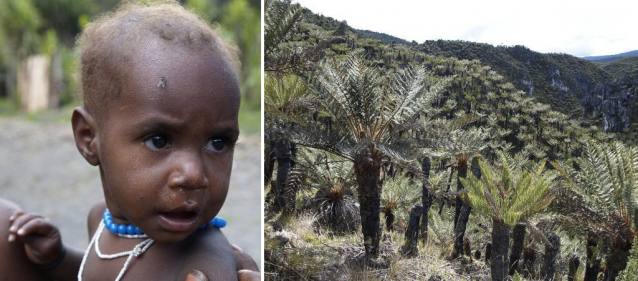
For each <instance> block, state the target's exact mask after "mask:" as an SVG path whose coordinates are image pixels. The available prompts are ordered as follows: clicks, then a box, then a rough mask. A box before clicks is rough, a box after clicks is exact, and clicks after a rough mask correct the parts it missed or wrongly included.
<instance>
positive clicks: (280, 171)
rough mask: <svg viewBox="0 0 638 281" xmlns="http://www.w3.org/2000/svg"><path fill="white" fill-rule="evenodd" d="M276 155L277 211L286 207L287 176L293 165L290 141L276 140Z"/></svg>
mask: <svg viewBox="0 0 638 281" xmlns="http://www.w3.org/2000/svg"><path fill="white" fill-rule="evenodd" d="M275 156H276V157H277V181H276V184H275V189H276V190H274V192H273V194H275V200H274V204H273V209H274V211H275V212H276V213H277V212H279V211H281V208H283V207H284V204H285V202H284V189H285V185H286V178H287V177H288V173H289V172H290V168H291V166H292V161H291V157H292V151H291V146H290V143H289V142H287V141H281V140H280V141H276V142H275Z"/></svg>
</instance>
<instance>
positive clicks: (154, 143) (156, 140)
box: [144, 134, 170, 150]
mask: <svg viewBox="0 0 638 281" xmlns="http://www.w3.org/2000/svg"><path fill="white" fill-rule="evenodd" d="M144 144H145V145H146V146H147V147H148V148H150V149H151V150H160V149H163V148H167V147H169V146H170V143H169V142H168V138H167V137H166V136H164V135H159V134H156V135H152V136H151V137H149V138H148V139H146V141H144Z"/></svg>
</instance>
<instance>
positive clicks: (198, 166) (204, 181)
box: [168, 150, 208, 189]
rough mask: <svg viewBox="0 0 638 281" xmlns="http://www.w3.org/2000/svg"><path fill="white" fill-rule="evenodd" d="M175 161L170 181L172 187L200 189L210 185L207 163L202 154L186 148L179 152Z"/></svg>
mask: <svg viewBox="0 0 638 281" xmlns="http://www.w3.org/2000/svg"><path fill="white" fill-rule="evenodd" d="M176 156H177V155H176ZM175 163H176V164H175V165H174V166H173V171H171V175H170V178H169V182H168V185H169V187H170V188H188V189H199V188H206V187H208V178H207V177H206V164H205V163H204V159H203V158H202V155H200V154H199V153H197V152H196V151H193V150H190V151H189V150H186V151H184V152H183V153H179V156H177V157H176V159H175Z"/></svg>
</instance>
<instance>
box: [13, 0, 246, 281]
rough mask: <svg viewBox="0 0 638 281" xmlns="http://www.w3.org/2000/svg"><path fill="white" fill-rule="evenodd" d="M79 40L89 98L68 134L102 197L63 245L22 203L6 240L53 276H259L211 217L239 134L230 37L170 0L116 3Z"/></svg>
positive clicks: (77, 111)
mask: <svg viewBox="0 0 638 281" xmlns="http://www.w3.org/2000/svg"><path fill="white" fill-rule="evenodd" d="M164 2H166V1H164ZM78 44H79V48H80V51H81V55H80V59H81V61H80V74H81V82H82V89H83V100H84V106H83V107H78V108H76V109H75V111H74V112H73V116H72V120H71V122H72V125H73V134H74V137H75V143H76V145H77V148H78V150H79V152H80V154H81V155H82V156H83V157H84V158H85V159H86V161H87V162H89V163H90V164H91V165H94V166H98V167H99V170H100V176H101V180H102V188H103V191H104V199H105V200H104V202H100V203H97V204H96V205H95V206H94V207H93V208H92V209H91V211H90V213H89V216H88V229H89V234H90V236H91V237H92V240H91V243H90V245H89V247H88V248H87V249H86V251H80V250H74V249H71V248H66V247H65V246H64V245H63V243H62V241H61V238H60V235H59V232H58V231H57V229H56V228H55V227H54V226H53V225H51V224H50V223H49V222H48V221H47V220H46V219H43V218H42V217H39V216H36V215H33V214H26V213H24V212H22V211H17V212H14V213H13V214H12V215H11V217H10V219H9V220H10V222H11V227H10V228H9V232H10V233H9V238H8V239H9V241H21V242H22V243H24V250H25V253H26V256H27V258H28V259H29V260H30V261H31V262H32V263H33V264H35V265H36V266H37V267H40V268H41V271H42V272H44V273H45V274H46V275H47V276H48V277H49V278H53V279H56V280H72V279H75V278H77V279H78V280H120V279H122V280H185V279H186V278H187V277H188V278H190V279H189V280H191V279H192V280H198V279H199V280H206V278H207V279H210V280H236V279H238V274H239V277H243V278H257V279H258V277H257V276H258V273H256V272H255V271H256V270H257V267H256V265H255V263H254V261H252V259H250V257H248V256H247V255H246V254H243V252H242V251H241V249H233V248H232V247H231V245H230V244H229V243H228V241H227V240H226V238H225V237H224V235H223V234H222V233H221V232H220V230H219V229H218V228H217V227H219V226H221V225H220V224H219V222H218V221H217V222H216V221H212V222H211V219H213V218H214V217H215V215H216V214H217V213H218V212H219V210H220V208H221V207H222V205H223V203H224V200H225V198H226V194H227V192H228V184H229V179H230V172H231V168H232V161H233V149H234V144H235V142H236V140H237V137H238V133H239V131H238V121H237V114H238V110H239V97H240V96H239V83H238V78H237V74H236V70H235V69H236V68H235V65H234V63H233V62H234V61H235V60H234V56H233V54H234V52H233V50H232V48H231V47H229V46H228V45H226V44H225V43H224V42H223V41H222V40H221V39H220V38H219V36H218V35H217V34H216V33H215V32H214V31H213V30H212V29H211V28H210V27H209V26H208V25H207V24H206V23H205V22H204V21H202V20H201V19H199V18H198V17H196V16H194V15H193V14H191V13H189V12H187V11H186V10H184V9H183V8H182V7H181V6H180V5H179V4H177V3H173V2H169V3H164V4H161V5H158V6H150V7H143V6H139V5H135V4H130V3H127V4H123V5H122V6H120V7H119V8H118V10H117V11H116V12H115V13H113V14H107V15H106V16H104V17H103V18H101V19H98V20H97V21H95V22H94V23H92V24H90V25H88V26H87V27H86V29H85V30H84V32H83V34H82V35H81V37H80V38H79V41H78ZM209 222H211V223H209ZM202 227H203V229H200V228H202ZM242 268H246V269H249V271H240V272H239V273H238V270H240V269H242ZM250 270H253V271H250ZM76 276H77V277H76Z"/></svg>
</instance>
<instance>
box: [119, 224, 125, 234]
mask: <svg viewBox="0 0 638 281" xmlns="http://www.w3.org/2000/svg"><path fill="white" fill-rule="evenodd" d="M117 233H119V234H126V226H125V225H123V224H120V225H118V226H117Z"/></svg>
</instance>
